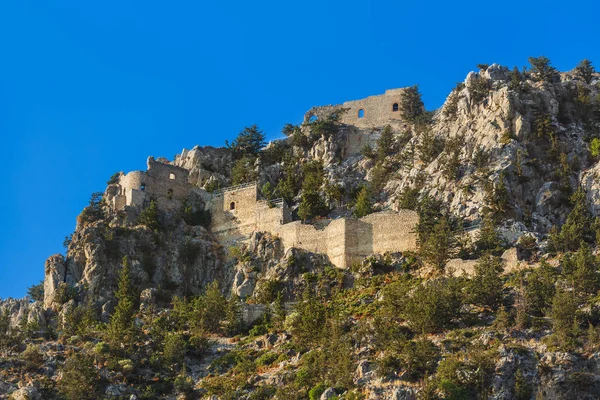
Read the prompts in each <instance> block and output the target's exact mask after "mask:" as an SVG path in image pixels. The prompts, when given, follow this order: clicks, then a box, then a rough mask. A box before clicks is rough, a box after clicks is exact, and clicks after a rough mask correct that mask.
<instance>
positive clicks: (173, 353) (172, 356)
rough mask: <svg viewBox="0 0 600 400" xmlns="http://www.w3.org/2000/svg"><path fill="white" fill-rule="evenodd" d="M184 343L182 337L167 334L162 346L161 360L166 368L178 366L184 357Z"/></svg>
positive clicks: (177, 334) (175, 334) (176, 334)
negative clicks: (162, 359)
mask: <svg viewBox="0 0 600 400" xmlns="http://www.w3.org/2000/svg"><path fill="white" fill-rule="evenodd" d="M185 348H186V343H185V339H184V338H183V335H181V334H179V333H169V334H168V335H167V336H166V337H165V341H164V344H163V358H164V361H165V364H166V365H167V366H173V365H180V364H181V363H182V362H183V358H184V356H185Z"/></svg>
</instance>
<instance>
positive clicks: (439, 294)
mask: <svg viewBox="0 0 600 400" xmlns="http://www.w3.org/2000/svg"><path fill="white" fill-rule="evenodd" d="M461 305H462V298H461V286H460V282H459V281H458V280H457V279H456V278H443V279H442V278H440V279H434V280H430V281H428V282H426V283H423V284H420V285H418V286H417V287H415V289H414V291H413V292H412V295H410V296H408V298H407V299H406V301H405V302H404V304H403V307H402V311H401V312H402V314H403V315H404V316H405V317H406V319H407V320H408V322H409V326H410V328H411V329H412V330H413V331H415V332H419V333H428V332H435V331H439V330H442V329H444V328H447V327H448V326H449V325H450V322H451V321H452V320H453V319H454V318H456V317H458V315H459V313H460V307H461Z"/></svg>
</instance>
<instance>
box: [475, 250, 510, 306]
mask: <svg viewBox="0 0 600 400" xmlns="http://www.w3.org/2000/svg"><path fill="white" fill-rule="evenodd" d="M503 270H504V266H503V265H502V260H501V259H500V257H495V256H492V255H490V254H486V255H484V256H483V257H481V258H480V259H479V261H478V262H477V264H475V276H473V279H472V280H471V290H470V294H471V299H472V301H473V303H474V304H477V305H480V306H485V307H489V308H491V309H492V310H497V309H498V307H499V306H500V304H501V302H502V289H503V285H504V283H503V280H502V276H501V274H502V271H503Z"/></svg>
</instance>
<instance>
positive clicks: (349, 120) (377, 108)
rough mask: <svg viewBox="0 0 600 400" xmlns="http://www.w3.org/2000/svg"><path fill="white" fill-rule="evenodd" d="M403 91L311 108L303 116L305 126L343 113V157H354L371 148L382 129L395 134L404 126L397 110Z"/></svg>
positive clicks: (388, 91) (392, 90)
mask: <svg viewBox="0 0 600 400" xmlns="http://www.w3.org/2000/svg"><path fill="white" fill-rule="evenodd" d="M403 92H404V89H403V88H400V89H390V90H386V91H385V93H384V94H382V95H378V96H369V97H367V98H365V99H361V100H353V101H347V102H345V103H343V104H338V105H329V106H319V107H313V108H311V109H310V110H309V111H308V112H307V113H306V114H305V115H304V123H305V124H306V123H308V122H310V121H312V120H314V118H317V119H321V118H327V117H328V116H329V115H331V114H332V113H335V112H339V111H341V110H345V112H344V113H343V114H342V116H341V119H340V122H341V123H342V124H345V125H347V126H348V127H349V129H348V133H347V141H346V143H345V146H344V147H345V154H346V155H351V154H356V153H359V152H360V150H361V149H362V148H363V147H364V146H365V145H369V146H371V147H375V143H376V141H377V139H378V138H379V136H380V132H381V129H382V128H383V127H384V126H386V125H391V126H392V128H393V129H394V130H397V131H398V130H401V129H403V128H405V127H406V123H405V121H404V120H403V119H402V115H401V114H402V113H401V111H400V101H401V98H402V95H403ZM394 105H397V107H398V108H397V110H396V111H394V110H395V107H394ZM360 115H362V117H361V116H360Z"/></svg>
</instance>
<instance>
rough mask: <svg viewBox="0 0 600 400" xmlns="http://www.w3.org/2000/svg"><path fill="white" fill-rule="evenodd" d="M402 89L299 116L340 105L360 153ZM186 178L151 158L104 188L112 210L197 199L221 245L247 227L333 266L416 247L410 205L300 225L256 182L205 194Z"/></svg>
mask: <svg viewBox="0 0 600 400" xmlns="http://www.w3.org/2000/svg"><path fill="white" fill-rule="evenodd" d="M402 91H403V89H393V90H388V91H386V92H385V94H383V95H381V96H371V97H368V98H366V99H363V100H356V101H350V102H346V103H343V104H342V105H337V106H324V107H314V108H312V109H311V110H310V111H309V112H307V113H306V115H305V122H309V121H310V120H311V119H313V118H325V117H326V116H328V115H330V114H331V113H332V112H336V111H339V110H340V109H346V110H347V111H346V112H345V113H343V115H342V117H341V122H342V124H345V125H348V126H351V127H353V128H354V129H353V130H352V132H351V134H350V136H349V139H348V142H349V143H348V144H347V153H348V150H350V151H349V153H352V152H358V151H360V149H361V148H362V147H363V146H364V144H366V143H368V142H369V141H372V140H376V138H375V139H373V138H369V137H368V136H369V134H370V133H371V131H373V129H375V128H377V127H382V126H384V125H387V124H390V125H399V124H402V123H403V122H402V120H401V118H400V112H399V103H400V98H401V96H402ZM191 180H194V179H190V176H189V171H188V170H187V169H185V168H181V167H178V166H175V165H172V164H170V163H169V162H168V161H167V160H162V159H159V160H155V159H154V158H153V157H149V158H148V169H147V171H145V172H144V171H133V172H129V173H128V174H126V175H125V174H121V175H120V177H119V180H118V183H116V184H112V185H109V187H108V188H107V190H106V195H105V199H106V201H107V203H108V204H109V206H110V207H111V208H113V209H114V210H116V211H122V210H127V209H128V208H131V209H138V210H139V209H141V208H143V207H147V206H148V204H149V202H150V200H151V199H152V200H154V201H156V203H157V206H158V207H159V208H161V209H165V210H171V211H173V210H177V209H180V208H181V204H182V202H183V201H188V202H189V201H195V200H196V199H201V200H202V202H203V203H204V207H205V209H207V210H209V211H210V213H211V226H210V230H211V232H212V233H213V235H214V236H215V238H216V239H217V241H218V242H219V243H221V244H222V245H223V246H224V247H225V248H227V247H229V246H232V245H235V244H238V243H243V242H244V241H247V240H248V239H249V238H250V237H251V235H252V233H253V232H269V233H271V234H273V235H276V236H278V237H279V238H280V240H281V243H282V245H283V247H284V249H285V251H287V250H289V249H291V248H299V249H304V250H307V251H310V252H314V253H320V254H326V255H327V256H328V257H329V260H330V261H331V263H332V264H334V265H335V266H337V267H339V268H347V267H349V266H350V265H351V263H352V262H354V261H355V260H357V259H361V258H363V257H365V256H369V255H371V254H382V253H386V252H402V251H408V250H416V235H415V233H414V232H413V231H414V227H415V225H416V224H417V222H418V216H417V214H416V212H414V211H410V210H400V211H398V212H395V211H391V210H390V211H385V212H378V213H373V214H370V215H367V216H365V217H363V218H360V219H354V218H338V219H333V220H331V219H323V220H318V221H316V222H315V223H314V224H305V223H303V222H301V221H292V213H291V210H290V209H289V208H288V206H287V204H286V203H285V201H283V200H282V199H279V200H260V199H259V190H258V184H257V183H256V182H254V183H250V184H244V185H239V186H234V187H230V188H226V189H221V190H217V191H214V192H207V191H206V190H204V189H202V188H200V187H198V186H197V183H198V179H195V182H193V183H191V182H190V181H191Z"/></svg>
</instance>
